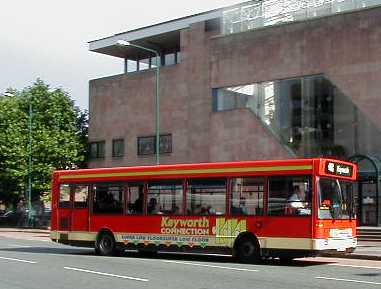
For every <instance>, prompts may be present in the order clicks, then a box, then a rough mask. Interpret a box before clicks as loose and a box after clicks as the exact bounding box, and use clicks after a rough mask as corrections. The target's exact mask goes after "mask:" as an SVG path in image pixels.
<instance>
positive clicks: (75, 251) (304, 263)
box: [0, 246, 334, 267]
mask: <svg viewBox="0 0 381 289" xmlns="http://www.w3.org/2000/svg"><path fill="white" fill-rule="evenodd" d="M0 252H19V253H35V254H55V255H57V254H58V255H60V254H61V255H73V256H88V257H98V256H96V255H95V253H94V249H92V248H78V247H63V248H60V247H48V246H46V247H42V246H39V247H34V246H33V247H23V246H20V247H15V248H0ZM103 258H106V257H103ZM115 258H136V259H141V258H144V259H152V260H176V261H197V262H213V263H221V264H222V263H224V264H226V263H236V264H238V262H237V261H236V260H235V259H234V258H233V257H232V256H228V255H216V254H215V255H211V254H194V253H173V252H170V253H167V252H159V253H141V252H140V253H139V252H137V251H125V252H122V253H120V254H119V255H118V257H115ZM329 263H334V262H328V261H326V262H322V261H314V260H311V259H308V260H304V259H297V260H294V261H292V262H291V263H287V264H283V263H281V262H280V261H279V260H278V259H268V260H262V262H260V263H256V264H254V265H267V266H291V267H309V266H317V265H323V264H329ZM247 265H253V264H247Z"/></svg>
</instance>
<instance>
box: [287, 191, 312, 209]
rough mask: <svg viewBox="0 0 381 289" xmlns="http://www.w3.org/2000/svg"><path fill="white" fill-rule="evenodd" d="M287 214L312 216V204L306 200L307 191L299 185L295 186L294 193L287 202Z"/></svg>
mask: <svg viewBox="0 0 381 289" xmlns="http://www.w3.org/2000/svg"><path fill="white" fill-rule="evenodd" d="M287 203H288V204H287V206H286V214H291V215H293V214H296V215H309V214H311V208H310V204H309V202H308V200H307V198H306V192H305V190H303V189H301V188H300V187H299V185H295V186H293V193H292V194H291V196H290V197H289V198H288V200H287Z"/></svg>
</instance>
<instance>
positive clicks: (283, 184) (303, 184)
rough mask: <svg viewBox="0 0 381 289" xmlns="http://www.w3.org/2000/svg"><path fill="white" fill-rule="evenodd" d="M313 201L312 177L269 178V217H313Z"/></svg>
mask: <svg viewBox="0 0 381 289" xmlns="http://www.w3.org/2000/svg"><path fill="white" fill-rule="evenodd" d="M311 200H312V187H311V178H310V177H307V176H288V177H270V178H269V200H268V214H269V215H271V216H290V215H291V216H297V215H304V216H305V215H311V208H312V206H311Z"/></svg>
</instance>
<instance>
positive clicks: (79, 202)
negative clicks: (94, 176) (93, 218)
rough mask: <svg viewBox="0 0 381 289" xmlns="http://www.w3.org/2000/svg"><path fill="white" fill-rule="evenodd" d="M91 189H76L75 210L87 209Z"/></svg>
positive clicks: (86, 187) (80, 186)
mask: <svg viewBox="0 0 381 289" xmlns="http://www.w3.org/2000/svg"><path fill="white" fill-rule="evenodd" d="M88 197H89V187H88V186H82V185H76V186H75V187H74V208H87V206H88Z"/></svg>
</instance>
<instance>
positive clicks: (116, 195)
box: [93, 184, 123, 214]
mask: <svg viewBox="0 0 381 289" xmlns="http://www.w3.org/2000/svg"><path fill="white" fill-rule="evenodd" d="M93 211H94V213H102V214H104V213H108V214H122V213H123V186H120V185H112V184H109V185H104V184H99V185H96V186H94V206H93Z"/></svg>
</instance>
